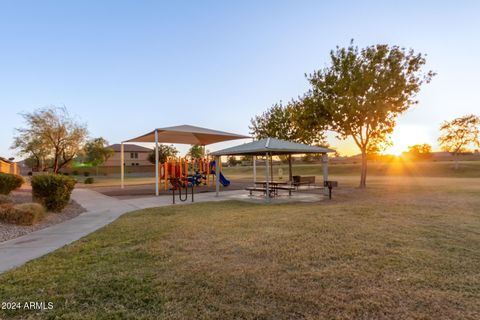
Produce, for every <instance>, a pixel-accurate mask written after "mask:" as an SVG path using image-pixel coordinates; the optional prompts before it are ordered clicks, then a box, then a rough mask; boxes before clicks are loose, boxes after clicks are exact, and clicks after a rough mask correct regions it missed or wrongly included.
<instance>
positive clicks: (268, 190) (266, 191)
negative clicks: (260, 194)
mask: <svg viewBox="0 0 480 320" xmlns="http://www.w3.org/2000/svg"><path fill="white" fill-rule="evenodd" d="M269 171H270V170H269V169H268V152H267V153H266V154H265V186H266V188H265V202H266V203H269V202H270V182H269V181H268V180H269V179H268V176H269Z"/></svg>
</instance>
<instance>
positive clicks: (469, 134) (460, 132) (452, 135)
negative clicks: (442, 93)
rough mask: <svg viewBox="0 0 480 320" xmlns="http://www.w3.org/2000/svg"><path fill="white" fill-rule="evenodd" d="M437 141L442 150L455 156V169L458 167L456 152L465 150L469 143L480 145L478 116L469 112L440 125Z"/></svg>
mask: <svg viewBox="0 0 480 320" xmlns="http://www.w3.org/2000/svg"><path fill="white" fill-rule="evenodd" d="M440 132H441V134H440V137H439V138H438V143H439V145H440V146H441V147H442V149H443V150H444V151H447V152H450V153H452V154H453V155H454V157H455V169H458V154H459V153H460V152H464V151H466V149H467V147H468V146H469V145H476V146H480V117H479V116H476V115H473V114H470V115H466V116H463V117H460V118H456V119H453V120H452V121H445V122H444V123H442V125H441V126H440Z"/></svg>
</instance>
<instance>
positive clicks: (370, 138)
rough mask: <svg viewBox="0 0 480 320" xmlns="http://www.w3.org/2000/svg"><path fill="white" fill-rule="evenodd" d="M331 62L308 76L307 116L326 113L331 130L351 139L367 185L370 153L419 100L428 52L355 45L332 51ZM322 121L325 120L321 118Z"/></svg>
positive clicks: (426, 76)
mask: <svg viewBox="0 0 480 320" xmlns="http://www.w3.org/2000/svg"><path fill="white" fill-rule="evenodd" d="M330 59H331V65H330V66H328V67H326V68H324V69H322V70H318V71H315V72H314V73H312V74H310V75H307V79H308V81H309V82H310V84H311V90H310V91H309V93H308V94H309V96H310V98H311V101H312V103H311V108H309V110H307V116H309V117H310V118H311V119H312V120H311V121H310V122H311V123H314V122H315V117H316V115H317V114H325V113H328V118H329V120H330V128H331V129H332V130H333V131H335V132H336V133H337V134H338V137H339V138H341V139H346V138H348V137H351V138H352V139H353V140H354V141H355V143H356V145H357V146H358V148H359V149H360V151H361V155H362V168H361V176H360V187H361V188H364V187H366V181H367V154H368V153H369V151H370V150H378V148H379V146H380V145H382V144H385V143H386V142H387V141H388V136H389V134H390V133H391V132H392V131H393V128H394V126H395V121H396V118H397V116H398V115H399V114H401V113H403V112H405V111H406V110H408V109H409V108H410V107H411V106H412V105H414V104H416V103H417V101H416V100H415V98H416V94H417V93H418V92H419V91H420V88H421V85H422V84H423V83H425V82H427V83H428V82H430V80H431V78H432V77H433V76H434V73H433V72H432V71H428V72H426V73H423V72H422V71H421V69H422V67H423V66H424V65H425V63H426V60H425V56H424V55H422V54H420V53H418V54H416V53H414V51H413V50H408V51H407V50H406V49H404V48H400V47H398V46H388V45H383V44H379V45H374V46H369V47H366V48H364V49H361V50H360V49H359V48H358V47H357V46H354V44H353V41H352V42H351V43H350V45H349V46H348V47H347V48H339V47H337V48H336V50H332V51H331V52H330ZM321 120H322V121H323V118H321Z"/></svg>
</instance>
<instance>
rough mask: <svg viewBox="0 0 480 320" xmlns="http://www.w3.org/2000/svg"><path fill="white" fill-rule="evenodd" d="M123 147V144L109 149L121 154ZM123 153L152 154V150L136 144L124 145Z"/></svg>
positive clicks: (111, 146)
mask: <svg viewBox="0 0 480 320" xmlns="http://www.w3.org/2000/svg"><path fill="white" fill-rule="evenodd" d="M121 147H122V145H121V144H119V143H116V144H112V145H110V146H108V147H107V148H110V149H113V151H115V152H121ZM123 151H124V152H151V151H152V149H150V148H145V147H142V146H139V145H136V144H124V145H123Z"/></svg>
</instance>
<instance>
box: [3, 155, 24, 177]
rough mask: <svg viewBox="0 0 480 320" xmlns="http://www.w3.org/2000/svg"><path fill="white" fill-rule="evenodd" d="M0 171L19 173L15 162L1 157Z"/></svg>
mask: <svg viewBox="0 0 480 320" xmlns="http://www.w3.org/2000/svg"><path fill="white" fill-rule="evenodd" d="M0 172H3V173H13V174H20V172H19V170H18V167H17V164H16V163H15V162H13V161H10V160H8V159H5V158H2V157H0Z"/></svg>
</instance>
